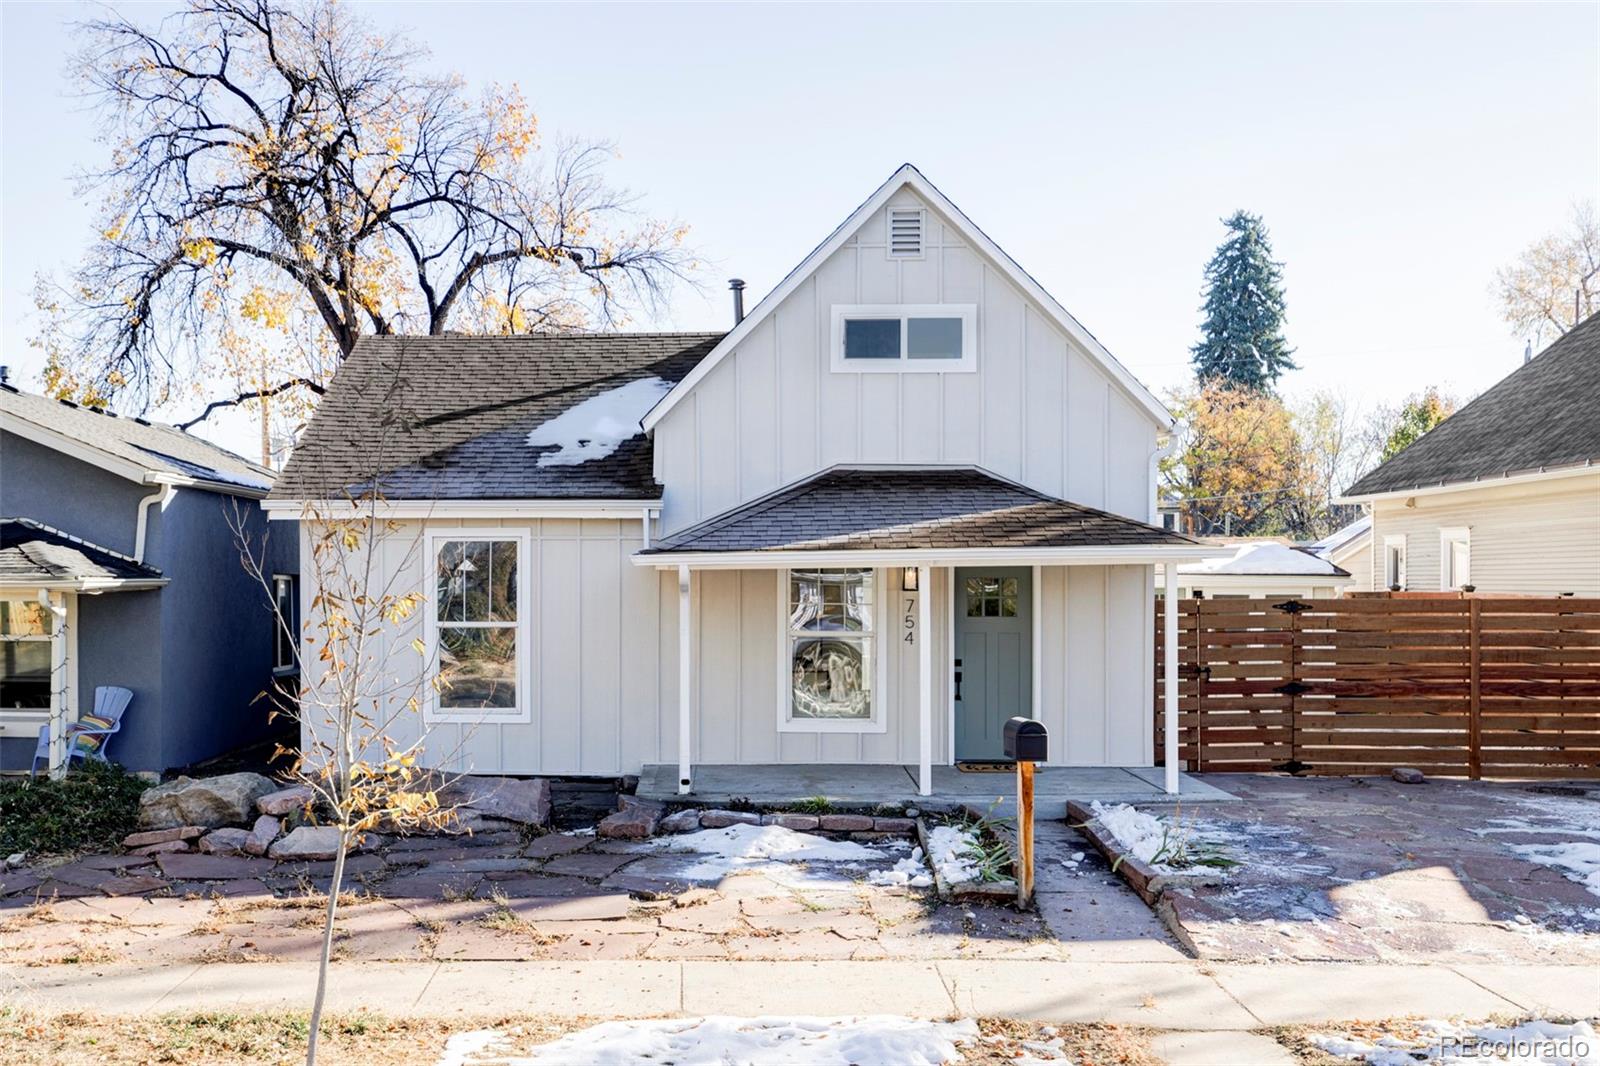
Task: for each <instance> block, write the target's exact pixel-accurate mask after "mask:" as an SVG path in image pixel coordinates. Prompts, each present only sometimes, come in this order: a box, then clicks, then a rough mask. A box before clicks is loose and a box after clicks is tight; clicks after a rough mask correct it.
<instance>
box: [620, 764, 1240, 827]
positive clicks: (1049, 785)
mask: <svg viewBox="0 0 1600 1066" xmlns="http://www.w3.org/2000/svg"><path fill="white" fill-rule="evenodd" d="M932 773H933V791H932V794H931V795H927V796H919V795H918V788H917V774H918V767H917V766H916V765H899V764H896V763H876V764H874V763H761V764H734V763H696V764H695V766H694V789H693V791H692V792H689V793H688V794H682V793H680V792H679V791H678V765H677V764H676V763H648V764H646V765H645V767H644V769H643V772H641V773H640V775H639V789H638V794H639V795H640V796H642V797H644V798H646V799H653V800H661V801H670V802H678V803H682V802H685V801H692V802H697V803H705V804H726V803H730V802H732V801H733V800H735V799H745V800H749V801H750V802H752V803H759V804H762V805H763V806H784V805H789V804H795V803H799V802H802V801H804V800H808V799H815V798H818V797H821V798H823V799H826V800H827V801H828V802H829V803H834V804H838V805H840V806H858V805H877V804H887V803H913V804H920V805H922V806H927V807H938V806H956V805H960V804H973V805H976V806H980V807H986V806H988V804H990V803H992V802H994V801H995V800H997V799H999V800H1004V801H1005V802H1006V803H1010V802H1011V799H1012V793H1013V792H1014V790H1015V788H1016V784H1015V781H1016V778H1015V776H1014V775H1012V774H1009V773H1004V772H999V773H969V772H964V771H962V770H959V769H957V768H956V767H954V766H935V767H933V768H932ZM1164 774H1165V770H1163V769H1162V768H1161V767H1159V766H1136V767H1122V766H1041V767H1039V768H1038V769H1037V770H1036V771H1035V774H1034V796H1035V798H1036V800H1037V802H1038V803H1040V804H1041V805H1043V806H1044V807H1046V808H1047V811H1046V813H1047V814H1048V815H1049V816H1050V817H1054V816H1055V815H1056V814H1058V813H1059V812H1058V811H1057V810H1056V808H1057V807H1060V806H1065V804H1066V803H1067V801H1068V800H1076V801H1078V802H1080V803H1088V802H1091V801H1094V800H1098V801H1100V802H1102V803H1136V802H1142V803H1148V802H1151V801H1154V800H1167V799H1170V800H1181V801H1182V802H1184V803H1214V802H1219V801H1228V800H1232V799H1234V798H1235V797H1234V796H1232V795H1230V794H1229V793H1227V792H1224V791H1223V790H1222V789H1220V788H1217V787H1215V786H1214V785H1210V784H1207V783H1206V782H1205V781H1203V780H1201V779H1200V778H1198V777H1194V776H1192V775H1190V774H1179V775H1178V776H1179V789H1178V795H1176V796H1170V795H1168V793H1167V790H1166V788H1165V778H1164ZM1002 806H1003V805H1002Z"/></svg>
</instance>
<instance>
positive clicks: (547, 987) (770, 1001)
mask: <svg viewBox="0 0 1600 1066" xmlns="http://www.w3.org/2000/svg"><path fill="white" fill-rule="evenodd" d="M333 969H334V979H333V983H332V985H331V986H330V989H329V1005H330V1008H331V1009H332V1010H335V1011H352V1010H371V1011H375V1012H380V1013H383V1014H388V1015H393V1016H406V1015H411V1016H418V1015H426V1016H433V1017H472V1016H488V1015H507V1014H530V1013H531V1014H551V1015H557V1016H562V1017H570V1016H576V1015H591V1016H598V1017H604V1018H640V1017H652V1016H659V1015H702V1014H737V1015H758V1014H768V1013H783V1014H819V1015H844V1014H861V1013H865V1012H870V1013H888V1014H904V1015H910V1016H918V1017H927V1018H943V1017H949V1016H951V1015H994V1016H1004V1017H1015V1018H1021V1019H1027V1020H1031V1021H1038V1022H1112V1023H1120V1024H1127V1025H1139V1026H1145V1027H1149V1028H1153V1029H1163V1030H1204V1031H1235V1032H1237V1031H1241V1030H1246V1029H1256V1028H1260V1027H1262V1026H1268V1025H1283V1024H1291V1023H1297V1022H1323V1021H1340V1020H1354V1019H1378V1018H1390V1017H1399V1016H1404V1015H1411V1014H1419V1015H1428V1016H1440V1015H1456V1016H1463V1017H1483V1016H1486V1015H1490V1014H1496V1013H1521V1012H1529V1013H1539V1012H1542V1013H1545V1014H1548V1015H1559V1016H1578V1017H1594V1016H1597V1015H1600V982H1596V981H1595V975H1594V972H1593V970H1592V969H1591V968H1589V967H1585V966H1536V965H1526V966H1523V965H1491V964H1482V965H1477V964H1473V965H1466V964H1457V965H1448V966H1446V965H1440V966H1390V965H1381V964H1378V965H1364V964H1354V963H1269V964H1222V965H1211V966H1201V965H1199V964H1196V963H1194V962H1126V963H1118V962H1039V961H1008V960H939V961H927V962H904V961H882V962H651V961H614V962H459V963H451V962H443V963H440V962H415V963H408V962H399V963H335V964H334V968H333ZM315 979H316V970H315V967H314V966H312V965H311V964H299V963H207V964H201V965H183V966H170V967H163V968H148V967H146V968H138V967H131V966H110V967H102V966H40V967H28V966H0V1003H5V1004H9V1005H15V1006H23V1007H33V1008H37V1009H43V1010H69V1009H85V1008H88V1009H94V1010H97V1011H120V1012H123V1013H149V1012H155V1013H168V1012H193V1011H204V1010H262V1009H304V1008H307V1007H309V1005H310V1001H311V995H312V990H313V982H314V981H315Z"/></svg>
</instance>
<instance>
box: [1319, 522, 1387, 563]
mask: <svg viewBox="0 0 1600 1066" xmlns="http://www.w3.org/2000/svg"><path fill="white" fill-rule="evenodd" d="M1371 533H1372V516H1371V515H1369V514H1364V515H1362V516H1361V517H1360V518H1357V519H1355V520H1354V521H1353V522H1350V523H1349V524H1348V525H1344V526H1340V527H1339V528H1338V529H1336V530H1334V531H1333V532H1332V533H1329V534H1328V535H1327V536H1326V537H1323V538H1322V539H1321V540H1314V541H1312V542H1311V543H1310V544H1309V545H1307V547H1309V548H1310V549H1311V551H1312V552H1313V553H1315V554H1317V555H1320V556H1322V557H1323V558H1324V559H1332V558H1333V557H1334V556H1335V555H1339V554H1342V553H1343V552H1346V551H1349V550H1350V549H1351V548H1353V547H1355V546H1356V545H1357V544H1358V543H1359V542H1360V541H1361V539H1362V538H1363V537H1366V536H1368V535H1370V534H1371Z"/></svg>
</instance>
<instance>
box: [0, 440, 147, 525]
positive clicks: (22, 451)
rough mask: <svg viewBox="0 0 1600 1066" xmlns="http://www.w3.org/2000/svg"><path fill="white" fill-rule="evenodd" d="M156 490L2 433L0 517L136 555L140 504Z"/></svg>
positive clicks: (0, 450) (39, 445) (0, 442)
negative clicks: (25, 520)
mask: <svg viewBox="0 0 1600 1066" xmlns="http://www.w3.org/2000/svg"><path fill="white" fill-rule="evenodd" d="M154 491H155V487H154V486H152V485H139V484H136V483H135V482H132V481H129V480H128V479H127V478H125V477H120V476H118V475H116V474H112V473H109V472H107V471H105V470H101V469H100V468H99V467H96V466H91V465H90V464H88V463H85V462H82V461H80V460H78V459H74V458H72V457H71V456H68V455H63V454H62V453H60V452H58V451H54V450H53V449H50V448H46V447H45V446H44V445H42V444H35V443H34V442H33V441H30V440H26V439H24V438H22V437H19V436H16V435H15V434H13V433H0V515H3V516H5V517H8V518H31V519H33V520H34V521H35V522H42V523H44V524H45V525H47V526H54V527H55V528H57V529H62V530H65V531H66V532H68V533H71V534H72V535H73V536H75V537H82V538H83V539H84V540H87V541H91V542H93V543H95V544H99V545H101V546H102V547H106V548H110V549H111V550H112V551H119V552H122V553H123V554H125V555H127V554H132V552H133V542H134V529H135V525H136V515H137V504H138V502H139V500H140V499H141V498H142V497H144V496H147V495H149V494H151V493H153V492H154Z"/></svg>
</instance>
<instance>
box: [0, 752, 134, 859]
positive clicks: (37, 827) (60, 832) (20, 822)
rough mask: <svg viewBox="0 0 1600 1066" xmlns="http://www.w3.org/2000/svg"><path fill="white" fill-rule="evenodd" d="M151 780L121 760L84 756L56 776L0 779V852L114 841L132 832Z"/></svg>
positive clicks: (104, 844)
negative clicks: (101, 760) (86, 758)
mask: <svg viewBox="0 0 1600 1066" xmlns="http://www.w3.org/2000/svg"><path fill="white" fill-rule="evenodd" d="M148 787H149V786H148V785H147V784H145V782H143V781H141V780H139V779H138V778H137V777H133V776H131V775H130V774H128V773H127V772H126V771H125V770H123V769H122V767H120V766H106V765H104V764H102V763H98V762H86V763H83V764H82V765H80V766H75V767H73V770H72V772H71V773H69V774H67V775H66V776H65V777H63V778H61V779H60V780H58V781H53V780H50V779H48V778H44V777H41V778H38V779H36V780H33V781H28V780H25V779H24V780H18V781H5V782H0V856H5V855H10V854H11V853H13V852H17V851H26V852H31V853H34V854H41V853H42V854H49V853H52V852H64V851H89V850H93V849H100V848H109V847H114V846H116V845H117V844H119V843H120V842H121V841H122V838H123V837H125V836H127V835H128V834H129V833H131V832H133V831H134V829H135V828H136V825H137V822H138V818H139V794H140V793H141V792H143V791H144V790H145V789H146V788H148Z"/></svg>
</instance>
